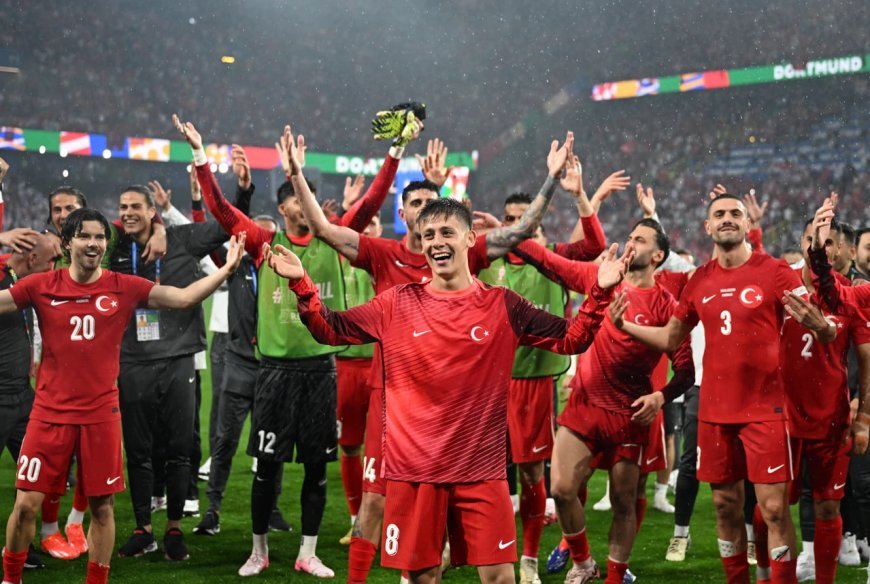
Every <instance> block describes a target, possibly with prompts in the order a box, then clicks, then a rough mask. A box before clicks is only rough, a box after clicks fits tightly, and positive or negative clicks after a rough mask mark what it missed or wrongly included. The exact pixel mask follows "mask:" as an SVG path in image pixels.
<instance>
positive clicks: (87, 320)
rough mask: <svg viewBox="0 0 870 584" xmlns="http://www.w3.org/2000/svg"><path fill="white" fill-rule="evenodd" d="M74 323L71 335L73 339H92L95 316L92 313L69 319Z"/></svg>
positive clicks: (70, 338)
mask: <svg viewBox="0 0 870 584" xmlns="http://www.w3.org/2000/svg"><path fill="white" fill-rule="evenodd" d="M69 323H70V324H71V325H72V327H73V330H72V334H70V336H69V340H71V341H90V340H92V339H93V338H94V334H95V332H94V327H95V324H94V317H93V315H91V314H86V315H84V316H73V317H72V318H70V319H69Z"/></svg>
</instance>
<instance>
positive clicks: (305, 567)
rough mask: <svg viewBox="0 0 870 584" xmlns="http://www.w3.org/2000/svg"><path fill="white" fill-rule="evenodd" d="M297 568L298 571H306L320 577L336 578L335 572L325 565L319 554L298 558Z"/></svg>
mask: <svg viewBox="0 0 870 584" xmlns="http://www.w3.org/2000/svg"><path fill="white" fill-rule="evenodd" d="M295 568H296V571H297V572H306V573H308V574H311V575H312V576H316V577H318V578H335V572H333V571H332V570H330V569H329V568H327V567H326V566H324V565H323V562H321V561H320V558H318V557H317V556H311V557H310V558H305V559H304V560H296V565H295Z"/></svg>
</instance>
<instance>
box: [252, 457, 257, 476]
mask: <svg viewBox="0 0 870 584" xmlns="http://www.w3.org/2000/svg"><path fill="white" fill-rule="evenodd" d="M251 472H252V473H253V474H257V459H256V458H255V459H254V462H252V463H251Z"/></svg>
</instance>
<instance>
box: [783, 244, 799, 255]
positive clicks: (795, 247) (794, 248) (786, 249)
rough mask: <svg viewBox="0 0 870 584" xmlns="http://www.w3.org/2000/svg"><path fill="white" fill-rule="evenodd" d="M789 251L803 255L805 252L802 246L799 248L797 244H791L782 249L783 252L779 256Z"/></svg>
mask: <svg viewBox="0 0 870 584" xmlns="http://www.w3.org/2000/svg"><path fill="white" fill-rule="evenodd" d="M787 253H796V254H798V255H803V253H804V252H803V251H802V250H801V248H799V247H797V246H795V245H790V246H788V247H787V248H785V249H784V250H782V253H781V254H779V257H782V256H784V255H785V254H787Z"/></svg>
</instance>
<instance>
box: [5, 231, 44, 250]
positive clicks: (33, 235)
mask: <svg viewBox="0 0 870 584" xmlns="http://www.w3.org/2000/svg"><path fill="white" fill-rule="evenodd" d="M38 237H39V232H38V231H34V230H33V229H30V228H29V227H16V228H15V229H9V230H8V231H4V232H2V233H0V247H3V246H6V247H9V248H12V251H14V252H18V253H21V252H25V251H30V250H31V249H33V246H34V245H36V240H37V238H38Z"/></svg>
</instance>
